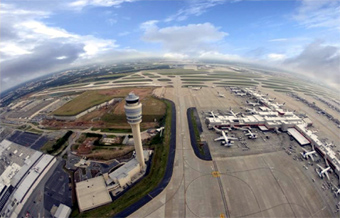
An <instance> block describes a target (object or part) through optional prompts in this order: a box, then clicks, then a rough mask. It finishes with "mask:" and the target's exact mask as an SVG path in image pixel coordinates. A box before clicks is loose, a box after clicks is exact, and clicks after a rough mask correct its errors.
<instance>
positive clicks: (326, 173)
mask: <svg viewBox="0 0 340 218" xmlns="http://www.w3.org/2000/svg"><path fill="white" fill-rule="evenodd" d="M325 175H326V177H327V179H328V180H330V179H329V175H328V172H327V171H326V172H325Z"/></svg>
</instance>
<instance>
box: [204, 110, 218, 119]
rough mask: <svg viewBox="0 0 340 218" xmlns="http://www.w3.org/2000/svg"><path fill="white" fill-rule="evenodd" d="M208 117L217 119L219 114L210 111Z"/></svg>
mask: <svg viewBox="0 0 340 218" xmlns="http://www.w3.org/2000/svg"><path fill="white" fill-rule="evenodd" d="M206 114H207V116H208V117H213V118H216V116H217V114H215V113H214V111H209V112H207V113H206Z"/></svg>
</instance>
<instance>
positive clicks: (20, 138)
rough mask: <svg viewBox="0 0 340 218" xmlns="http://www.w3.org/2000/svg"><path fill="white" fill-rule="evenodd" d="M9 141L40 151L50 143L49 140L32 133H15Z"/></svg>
mask: <svg viewBox="0 0 340 218" xmlns="http://www.w3.org/2000/svg"><path fill="white" fill-rule="evenodd" d="M8 140H9V141H12V142H14V143H17V144H19V145H22V146H25V147H31V148H32V149H34V150H37V151H39V150H40V148H41V147H42V146H43V145H44V144H45V143H46V142H47V141H48V138H47V137H45V136H41V135H38V134H34V133H30V132H22V131H15V132H14V134H13V135H11V136H10V137H8Z"/></svg>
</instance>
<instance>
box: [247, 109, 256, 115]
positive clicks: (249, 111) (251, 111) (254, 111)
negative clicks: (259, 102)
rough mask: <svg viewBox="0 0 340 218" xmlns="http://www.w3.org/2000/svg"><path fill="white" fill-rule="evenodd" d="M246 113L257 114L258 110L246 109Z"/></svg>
mask: <svg viewBox="0 0 340 218" xmlns="http://www.w3.org/2000/svg"><path fill="white" fill-rule="evenodd" d="M246 112H247V113H248V114H257V113H258V112H257V110H255V108H253V109H251V108H246Z"/></svg>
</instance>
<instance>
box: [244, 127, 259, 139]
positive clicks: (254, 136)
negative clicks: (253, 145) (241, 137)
mask: <svg viewBox="0 0 340 218" xmlns="http://www.w3.org/2000/svg"><path fill="white" fill-rule="evenodd" d="M247 132H248V133H246V134H245V135H246V136H248V138H249V139H256V138H257V134H255V133H252V132H251V131H250V130H249V129H248V130H247Z"/></svg>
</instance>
